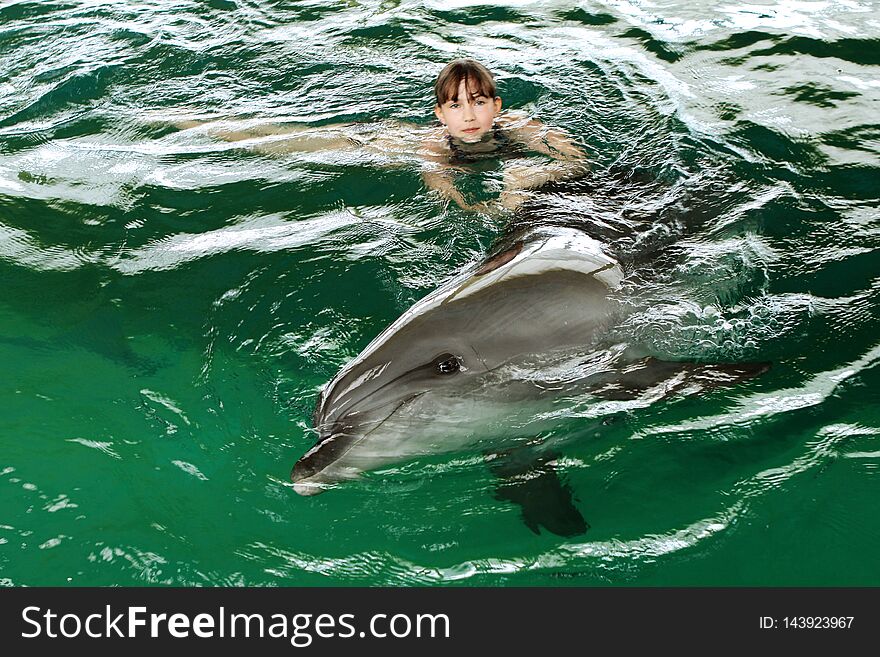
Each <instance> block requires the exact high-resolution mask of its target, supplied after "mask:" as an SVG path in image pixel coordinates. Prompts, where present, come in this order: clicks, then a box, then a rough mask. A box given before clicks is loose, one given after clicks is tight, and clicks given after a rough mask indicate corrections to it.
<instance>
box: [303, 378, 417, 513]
mask: <svg viewBox="0 0 880 657" xmlns="http://www.w3.org/2000/svg"><path fill="white" fill-rule="evenodd" d="M423 394H425V393H424V392H417V393H415V394H412V395H410V396H409V397H406V398H405V399H402V400H401V401H399V402H397V405H396V406H395V407H394V410H392V411H391V412H390V413H389V414H388V415H386V416H385V417H384V418H382V420H381V421H379V422H376V424H375V426H373V427H371V428H370V430H369V431H366V432H364V433H360V434H359V433H356V432H346V431H345V430H337V431H333V430H332V429H331V431H330V433H329V434H328V435H326V436H325V437H323V438H319V439H318V442H317V443H315V445H314V447H312V448H311V449H310V450H309V451H308V452H306V453H305V454H304V455H303V456H302V457H301V458H300V459H299V460H298V461H297V462H296V463H295V464H294V466H293V470H291V472H290V480H291V481H292V482H293V490H294V491H295V492H296V493H298V494H300V495H304V496H310V495H317V494H319V493H323V492H324V491H325V490H326V488H327V484H328V483H331V481H332V480H330V479H327V478H324V477H322V476H321V474H322V473H323V472H324V471H325V470H326V469H327V468H328V467H330V466H331V465H333V464H334V463H336V462H338V461H339V460H340V459H341V458H343V457H344V456H345V455H346V454H347V453H348V452H350V451H351V450H352V449H353V448H355V447H356V446H357V445H359V444H360V443H361V442H362V441H364V440H365V439H366V438H367V437H368V436H369V435H370V434H371V433H373V432H374V431H376V430H377V429H379V428H380V427H381V426H382V425H383V424H385V422H387V421H388V420H389V419H391V418H392V417H393V416H394V414H395V413H397V412H398V411H399V410H400V409H401V408H403V406H405V405H406V404H408V403H409V402H411V401H413V400H414V399H416V398H417V397H421V396H422V395H423ZM386 405H387V404H386ZM380 408H382V406H377V407H375V408H373V409H370V411H368V412H365V413H364V414H365V415H366V414H368V413H373V412H375V411H377V410H378V409H380ZM333 428H336V429H339V428H340V427H339V425H338V424H335V425H334V426H333ZM354 428H355V427H343V429H349V430H351V429H354Z"/></svg>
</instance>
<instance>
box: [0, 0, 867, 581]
mask: <svg viewBox="0 0 880 657" xmlns="http://www.w3.org/2000/svg"><path fill="white" fill-rule="evenodd" d="M455 56H472V57H475V58H477V59H479V60H481V61H483V62H484V63H486V64H487V65H488V66H489V67H490V68H491V69H492V70H494V71H496V73H497V76H498V80H499V93H500V95H501V96H502V97H503V99H504V103H505V106H506V107H512V108H515V109H521V110H525V111H528V112H530V113H531V114H533V115H534V116H537V117H539V118H541V119H542V120H543V121H545V122H546V123H550V124H553V125H557V126H560V127H562V128H564V129H566V130H568V131H569V132H570V133H571V134H573V135H575V136H577V138H578V139H579V140H580V141H581V142H582V143H583V144H584V146H585V147H586V149H587V150H588V151H589V153H590V159H591V162H592V165H593V171H594V176H595V180H596V181H597V184H596V186H595V187H596V190H595V193H593V194H589V195H585V196H583V197H580V198H574V199H568V200H565V199H563V200H561V201H559V202H560V203H563V204H565V203H567V204H568V205H564V207H563V211H564V212H565V213H568V214H570V215H571V216H572V217H575V218H576V219H579V220H581V221H584V222H597V221H598V222H607V223H609V224H613V223H614V222H615V221H617V222H618V223H617V224H616V225H620V223H621V221H622V222H623V225H630V223H627V222H629V221H630V219H628V218H631V217H636V218H639V217H640V218H642V219H643V220H644V221H642V223H641V224H639V222H638V221H636V220H634V219H633V220H632V221H631V224H632V225H634V226H635V225H637V224H638V225H641V226H642V228H644V226H645V225H646V224H647V225H648V226H654V227H656V230H655V231H654V233H657V234H653V233H651V231H647V232H643V233H639V234H638V235H637V236H636V235H635V233H634V234H632V235H620V242H621V244H629V245H630V246H631V247H632V249H633V250H634V251H636V250H638V245H639V244H644V243H645V240H647V242H648V243H650V242H651V240H652V239H657V240H658V243H659V244H662V245H663V249H661V251H662V257H660V258H659V259H657V260H654V261H650V260H649V261H647V262H646V263H645V264H642V265H640V267H641V269H640V270H639V271H638V272H636V274H637V275H635V276H634V277H633V278H632V279H631V280H630V282H629V283H628V287H627V288H626V291H627V292H628V293H629V294H630V300H629V301H628V302H627V303H629V304H630V305H631V314H629V315H628V316H627V317H626V318H625V319H624V320H622V321H621V323H620V325H619V326H618V327H616V329H615V336H616V337H617V338H618V339H619V340H621V341H624V342H631V343H634V344H640V345H642V346H644V348H645V349H647V350H649V351H650V352H651V353H654V354H655V355H657V356H661V357H666V358H672V359H690V358H702V359H710V360H711V359H715V360H722V361H723V360H767V361H772V362H773V368H772V369H771V371H770V372H768V373H767V374H765V375H764V376H762V377H760V378H759V379H757V380H754V381H751V382H748V383H746V384H743V385H741V386H739V387H736V388H731V389H725V390H720V391H713V392H712V393H711V394H706V395H703V396H698V397H693V396H691V397H680V398H672V399H668V400H665V401H658V402H656V403H647V404H643V405H642V406H641V407H640V408H633V409H629V410H625V411H622V412H615V413H614V414H613V415H614V417H613V421H609V422H608V423H607V424H603V425H602V427H601V428H600V429H598V430H596V431H593V430H590V431H588V432H586V435H581V434H583V433H585V432H584V430H583V428H584V427H585V426H591V425H590V424H589V423H590V422H595V420H596V419H597V418H598V419H600V420H601V419H603V416H602V413H601V412H600V411H597V410H596V407H595V405H591V404H590V403H589V402H588V401H585V400H575V401H572V403H571V407H570V408H568V409H567V410H565V412H562V413H561V415H560V416H561V419H560V424H559V427H558V428H557V429H556V433H557V434H559V435H563V436H564V435H567V434H570V435H572V436H577V440H571V441H568V443H567V446H566V449H565V453H564V454H563V456H562V457H561V459H560V462H559V469H560V472H561V474H562V475H563V477H564V479H565V481H567V482H568V484H569V485H570V487H571V489H572V490H573V491H574V494H575V497H576V499H577V506H578V509H579V510H580V511H581V513H582V514H583V516H584V517H585V518H586V520H587V522H588V523H589V525H590V529H589V531H588V532H587V533H586V534H584V535H582V536H578V537H574V538H568V539H565V538H561V537H558V536H555V535H553V534H549V533H546V532H544V533H542V534H540V535H535V534H533V533H532V532H531V531H529V530H528V529H527V528H526V526H525V525H524V524H523V523H522V521H521V518H520V510H519V508H518V507H516V506H514V505H512V504H511V503H510V502H505V501H502V500H499V499H496V498H495V496H494V495H493V490H494V486H495V482H494V480H493V477H492V475H491V473H490V471H489V469H488V468H487V467H486V466H485V464H484V463H483V459H482V456H481V455H480V454H467V453H463V454H455V455H452V456H449V455H447V456H443V457H440V456H438V457H434V458H425V459H422V460H419V461H416V462H410V463H405V464H401V465H400V466H399V467H395V468H391V469H389V470H388V471H385V472H382V473H373V474H371V475H369V476H367V477H366V478H365V479H364V480H363V481H359V482H353V483H351V484H347V485H345V486H341V487H339V488H338V489H336V490H333V491H330V492H328V493H327V494H325V495H321V496H318V497H314V498H302V497H299V496H297V495H295V494H294V493H293V491H292V489H291V486H290V484H289V481H288V474H289V472H290V468H291V466H292V465H293V463H294V462H295V461H296V459H298V458H299V457H300V456H301V455H302V454H303V453H304V452H305V451H306V450H307V449H308V448H309V447H310V446H311V445H312V444H313V442H314V438H315V437H314V434H313V433H312V432H311V431H310V417H311V411H312V408H313V406H314V402H315V399H316V396H317V392H318V390H319V388H320V386H322V385H323V384H324V383H326V382H327V381H328V380H329V379H330V378H331V377H332V376H333V375H334V374H335V373H336V371H337V370H338V369H339V368H340V367H341V366H342V365H344V364H345V363H346V362H348V360H350V359H351V358H352V357H354V356H355V355H356V354H357V353H358V352H359V351H360V350H361V349H362V348H363V347H364V346H365V345H366V344H367V343H368V342H369V341H370V340H371V339H372V338H373V337H374V336H375V335H376V334H377V333H378V332H379V331H380V330H381V329H382V328H384V327H385V326H386V325H387V324H388V323H390V322H391V321H393V320H394V319H395V318H396V317H397V316H398V315H399V314H400V313H401V312H402V311H403V310H405V309H406V308H407V307H408V306H409V305H410V304H411V303H413V302H414V301H416V300H417V299H419V298H421V297H422V296H424V295H425V294H427V293H428V292H430V291H431V290H433V289H435V288H436V287H437V286H438V285H439V284H440V283H442V282H443V281H444V280H446V279H447V278H448V277H449V276H451V275H452V274H454V273H455V272H456V271H458V270H459V269H460V268H461V267H462V266H464V265H466V264H468V263H471V262H474V261H477V260H479V259H480V258H481V256H482V254H484V253H485V251H486V250H487V248H488V247H489V246H490V245H491V243H492V241H493V240H494V239H495V237H496V236H497V235H499V234H500V233H501V232H502V231H503V221H502V220H499V219H498V218H492V217H487V216H484V215H480V214H474V213H467V212H464V211H462V210H459V209H458V208H457V207H454V206H451V207H446V206H445V205H444V204H443V203H441V202H440V201H439V200H438V199H437V198H436V197H434V196H432V195H431V194H430V193H429V192H428V191H427V190H426V189H425V188H424V186H423V184H422V182H421V178H420V171H419V165H418V163H417V162H414V161H412V159H411V158H410V159H409V160H407V159H406V158H402V159H398V160H397V161H393V160H389V161H385V160H382V159H381V158H379V159H377V158H376V157H375V156H370V155H367V154H358V153H346V154H340V153H332V152H331V153H326V152H325V153H310V154H303V153H291V154H282V155H267V154H260V153H258V152H254V151H252V150H248V149H246V148H241V147H239V146H240V145H236V144H231V143H226V142H222V141H219V140H216V139H212V138H211V137H209V136H208V135H206V134H204V133H199V131H184V132H179V131H176V130H174V129H173V128H172V127H170V125H169V124H170V122H172V121H174V120H177V119H181V118H199V117H202V118H210V117H215V118H217V117H229V116H236V117H244V118H261V119H267V120H276V121H286V122H300V123H304V124H309V125H317V126H320V125H325V124H330V123H338V122H344V121H375V120H378V119H398V120H402V121H411V122H415V123H419V124H423V125H427V124H428V123H429V122H430V120H431V118H432V115H431V105H432V99H431V96H430V87H431V84H432V82H433V79H434V77H435V76H436V74H437V72H438V71H439V69H440V68H441V66H442V65H443V64H444V63H445V62H446V61H448V60H449V59H451V58H452V57H455ZM878 65H880V19H878V5H877V3H874V2H849V3H845V4H843V3H841V4H835V3H826V2H776V3H768V4H760V5H750V4H749V5H745V4H744V5H738V6H737V5H725V6H721V5H717V4H716V3H707V2H700V3H693V2H683V1H682V0H676V1H662V2H657V3H652V4H650V5H646V4H644V3H637V2H634V3H629V2H608V3H605V4H603V3H592V2H585V3H578V4H577V5H575V4H574V3H563V2H542V3H528V2H521V1H512V2H509V3H508V4H503V3H491V4H485V3H475V4H469V3H467V2H454V3H446V2H444V3H440V2H436V3H427V4H423V3H415V2H412V3H410V2H358V1H357V0H350V1H348V0H347V1H344V2H338V3H317V2H315V3H311V2H295V3H294V2H291V3H285V2H272V1H269V0H228V1H227V0H212V1H206V2H196V1H189V2H187V1H181V2H171V1H170V0H153V1H151V2H140V3H133V2H123V1H118V2H109V1H108V2H92V1H87V0H69V1H67V2H49V1H46V2H43V1H41V2H35V1H33V2H16V1H9V0H2V1H0V283H2V293H0V363H2V378H0V582H2V583H3V584H6V585H16V586H19V585H115V584H118V585H280V586H289V585H341V584H356V585H378V584H391V585H420V584H463V585H493V586H494V585H498V586H505V585H551V586H561V585H649V586H651V585H823V586H824V585H874V586H876V585H880V569H878V568H877V565H876V554H877V552H878V549H880V515H878V514H877V512H876V502H877V499H878V492H880V485H878V484H880V439H878V434H880V428H878V427H880V412H878V409H877V401H878V394H877V392H876V388H875V387H874V386H877V385H878V384H880V368H878V363H880V336H878V331H877V329H878V325H880V324H878V317H880V305H878V304H880V300H878V295H880V256H878V254H877V247H878V245H880V223H878V220H877V217H878V204H880V177H878V175H880V125H878V123H877V117H878V115H880V114H878V108H880V103H878V100H880V69H878ZM636 170H637V171H643V172H648V173H649V174H650V176H647V177H645V178H644V181H643V182H640V180H642V179H641V178H638V177H636V178H633V179H629V180H628V181H627V180H624V181H622V180H621V178H620V176H619V175H617V174H613V173H612V172H614V171H636ZM499 171H500V169H492V168H491V167H490V168H489V170H488V171H477V172H473V173H471V174H469V176H468V179H467V180H465V181H464V182H463V185H464V186H465V187H467V188H468V189H469V190H470V191H469V193H473V194H487V195H491V193H492V183H493V181H497V179H498V176H499ZM658 235H659V237H658Z"/></svg>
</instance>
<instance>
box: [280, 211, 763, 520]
mask: <svg viewBox="0 0 880 657" xmlns="http://www.w3.org/2000/svg"><path fill="white" fill-rule="evenodd" d="M623 277H624V271H623V269H622V268H621V266H620V264H619V263H618V262H617V261H616V260H615V259H614V258H613V257H611V256H610V255H609V254H608V253H607V252H606V251H605V250H604V249H603V246H602V244H601V243H599V242H598V241H596V240H595V239H593V238H591V237H589V236H587V235H586V234H585V233H584V232H582V231H579V230H575V229H570V228H559V227H546V226H545V227H540V228H530V229H527V230H524V231H522V232H519V233H514V234H512V235H510V236H508V237H507V238H504V239H502V240H501V242H500V243H499V244H498V246H496V248H495V249H494V250H493V251H492V252H491V253H490V255H489V256H488V257H487V258H486V259H485V260H484V261H483V262H482V263H479V264H475V265H473V266H472V267H470V268H468V269H467V270H465V271H464V272H462V273H461V274H460V275H458V276H456V277H455V278H453V279H452V280H450V281H448V282H447V283H446V284H444V285H443V286H441V287H440V288H438V289H437V290H436V291H434V292H432V293H431V294H429V295H428V296H426V297H424V298H423V299H422V300H420V301H418V302H417V303H415V304H414V305H413V306H412V307H410V308H409V309H408V310H407V311H406V312H404V313H403V315H402V316H401V317H399V318H398V319H397V320H396V321H395V322H393V323H392V324H391V325H390V326H389V327H388V328H386V329H385V330H384V331H383V332H382V333H380V334H379V335H378V336H377V337H376V338H375V339H374V340H373V341H372V342H371V343H370V344H369V345H368V346H367V347H366V348H365V349H364V350H363V352H361V353H360V355H358V356H357V357H356V358H355V359H354V360H352V361H351V362H350V363H348V364H347V365H346V366H345V367H343V368H342V370H341V371H340V372H339V373H338V374H337V375H336V376H335V377H334V378H333V379H332V380H331V381H330V382H329V383H328V384H327V385H326V386H325V387H324V388H323V390H322V391H321V394H320V397H319V399H318V402H317V406H316V409H315V414H314V418H313V421H314V427H315V429H316V430H317V431H318V434H319V437H318V440H317V443H316V444H315V445H314V447H312V448H311V449H310V450H309V451H308V452H307V453H306V454H305V455H304V456H303V457H302V458H300V459H299V461H297V463H296V465H295V466H294V468H293V471H292V472H291V480H292V481H293V484H294V486H293V487H294V490H295V491H296V492H297V493H299V494H301V495H314V494H317V493H320V492H322V491H323V490H325V489H326V488H327V487H328V486H331V485H333V484H335V483H337V482H342V481H345V480H349V479H354V478H357V477H358V476H359V475H360V474H361V473H363V472H365V471H368V470H375V469H377V468H382V467H384V466H388V465H390V464H394V463H399V462H402V461H405V460H408V459H411V458H414V457H418V456H422V455H426V454H437V453H443V452H452V451H459V450H465V449H471V450H473V449H479V450H480V451H483V452H485V453H487V454H505V453H506V454H513V455H514V459H513V460H512V462H513V463H514V465H513V467H508V466H505V465H504V463H501V464H500V465H498V466H497V467H493V471H496V472H502V473H503V472H519V473H522V472H525V471H526V470H528V467H526V468H525V469H524V468H522V467H519V466H517V465H515V461H516V460H517V459H521V455H519V454H517V453H516V452H517V450H520V449H521V446H522V439H523V438H529V437H531V438H534V436H536V435H538V433H540V432H541V431H546V430H547V429H549V428H552V423H553V420H552V417H551V418H549V419H548V420H547V422H548V423H549V424H548V425H547V426H541V421H540V418H542V417H547V416H548V415H550V416H552V413H550V414H548V413H546V412H545V413H541V412H536V411H535V404H540V403H541V402H545V405H544V406H543V407H542V408H543V409H544V410H546V408H547V406H546V401H547V400H548V399H549V400H552V399H558V398H559V397H560V396H565V395H566V394H570V393H571V392H572V391H577V392H589V393H590V394H594V395H596V396H597V397H599V398H601V399H606V400H616V399H634V398H636V397H638V396H639V395H643V394H645V393H646V391H647V392H650V391H651V390H652V389H654V388H659V389H660V394H661V396H665V395H668V394H670V393H672V392H675V391H676V390H677V389H681V390H685V389H686V392H692V391H693V390H695V389H699V388H706V387H714V386H717V385H723V384H728V383H734V382H736V381H739V380H742V379H744V378H749V377H751V376H755V375H757V374H760V373H761V372H763V371H765V370H766V369H767V366H766V364H745V365H718V366H712V365H696V364H694V363H664V362H662V361H657V360H655V359H651V358H641V359H636V360H634V359H630V358H627V357H626V356H625V355H624V353H623V349H624V347H625V346H622V347H621V348H620V349H617V350H615V349H610V350H608V349H604V350H596V351H594V352H592V353H591V352H589V351H587V352H585V351H584V347H585V345H587V346H588V345H590V344H591V341H594V340H595V339H596V338H597V336H598V337H601V335H602V333H603V331H602V329H603V328H605V327H607V325H608V323H609V321H610V320H611V319H612V317H613V315H614V312H615V305H614V303H613V302H612V300H611V296H612V293H613V292H614V290H616V289H617V288H618V287H619V286H620V283H621V281H622V279H623ZM572 350H575V352H576V353H577V354H578V356H577V363H578V367H577V368H576V370H578V371H579V372H581V373H582V376H577V377H574V378H572V376H571V374H570V370H565V371H566V372H569V373H567V374H565V375H564V376H562V377H557V379H556V380H555V381H551V379H552V378H553V377H552V376H550V377H547V376H543V374H544V373H546V371H547V370H548V368H550V369H552V365H553V363H554V362H556V363H558V362H563V363H565V362H568V363H569V364H570V363H571V360H570V359H569V361H566V360H565V358H566V355H567V354H570V353H572ZM578 350H579V351H578ZM536 373H538V374H537V375H536ZM536 418H538V420H536ZM502 435H503V436H504V438H505V439H514V440H515V439H516V438H517V437H519V439H520V442H519V443H516V442H513V443H512V444H510V445H507V446H504V445H502V444H499V443H498V442H497V439H498V437H499V436H502ZM487 440H490V441H491V442H490V443H486V442H485V441H487ZM505 450H507V451H506V452H505ZM541 458H542V457H540V456H539V457H538V460H539V461H540V460H541ZM544 460H546V457H544ZM500 476H503V475H500ZM538 479H540V477H539V478H538ZM545 480H546V478H545ZM547 481H549V480H547ZM545 488H546V487H545ZM550 488H552V489H553V490H552V491H551V493H552V495H553V496H555V497H556V498H560V499H562V498H566V499H567V497H570V495H568V496H567V495H566V494H563V493H562V492H561V491H562V489H561V488H560V487H559V486H558V485H554V486H551V487H550ZM507 499H513V497H512V496H507ZM532 506H533V507H535V506H537V505H536V504H533V505H532ZM573 513H574V514H576V512H573ZM578 518H579V516H578ZM528 522H529V521H528V518H527V523H528ZM575 524H576V525H577V524H578V523H575ZM551 531H553V530H552V529H551ZM557 533H569V534H571V533H576V531H575V530H573V531H570V532H562V531H560V532H557Z"/></svg>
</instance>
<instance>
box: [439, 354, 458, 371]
mask: <svg viewBox="0 0 880 657" xmlns="http://www.w3.org/2000/svg"><path fill="white" fill-rule="evenodd" d="M460 369H461V361H460V360H458V358H457V357H456V356H453V355H452V354H443V355H442V356H440V357H439V358H438V359H437V373H438V374H455V373H456V372H458V371H459V370H460Z"/></svg>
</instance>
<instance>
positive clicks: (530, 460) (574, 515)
mask: <svg viewBox="0 0 880 657" xmlns="http://www.w3.org/2000/svg"><path fill="white" fill-rule="evenodd" d="M557 456H558V454H551V453H546V452H544V453H542V454H540V455H537V454H536V453H535V451H534V450H532V449H530V448H519V449H513V450H508V451H506V452H502V453H500V454H493V455H491V460H490V461H489V467H490V468H491V470H492V472H493V473H494V474H495V476H497V477H498V479H499V481H498V485H497V487H496V488H495V497H496V499H498V500H507V501H509V502H513V503H514V504H517V505H519V507H520V509H521V510H522V517H523V522H525V524H526V526H527V527H528V528H529V529H531V530H532V531H533V532H535V533H536V534H539V533H540V529H539V527H544V528H545V529H547V531H549V532H551V533H553V534H556V535H557V536H577V535H579V534H583V533H584V532H586V531H587V529H589V528H590V526H589V525H588V524H587V521H586V520H584V517H583V516H582V515H581V513H580V511H578V510H577V508H576V507H575V506H574V503H573V501H572V496H571V488H569V486H568V485H567V484H563V483H562V482H561V481H560V480H559V476H558V475H557V473H556V468H555V466H554V464H553V461H554V460H555V459H556V457H557Z"/></svg>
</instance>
